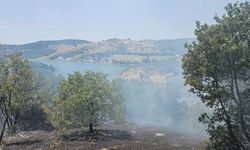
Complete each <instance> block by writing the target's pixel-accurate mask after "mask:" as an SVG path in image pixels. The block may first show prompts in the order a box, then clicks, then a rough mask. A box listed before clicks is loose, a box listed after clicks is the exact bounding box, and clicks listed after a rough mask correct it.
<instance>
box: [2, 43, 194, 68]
mask: <svg viewBox="0 0 250 150" xmlns="http://www.w3.org/2000/svg"><path fill="white" fill-rule="evenodd" d="M193 40H194V39H192V38H187V39H175V40H130V39H109V40H103V41H99V42H90V41H85V40H73V39H69V40H57V41H39V42H34V43H28V44H22V45H8V44H0V54H6V53H13V52H16V51H20V52H22V53H23V55H24V56H25V57H26V58H28V59H62V60H64V59H65V60H71V61H88V62H105V63H122V64H131V63H132V64H134V63H148V62H154V61H162V60H166V59H169V58H171V57H176V56H178V55H183V54H184V53H185V52H186V50H185V49H184V44H185V43H190V42H192V41H193Z"/></svg>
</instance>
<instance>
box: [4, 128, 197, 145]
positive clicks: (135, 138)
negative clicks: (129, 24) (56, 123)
mask: <svg viewBox="0 0 250 150" xmlns="http://www.w3.org/2000/svg"><path fill="white" fill-rule="evenodd" d="M201 141H202V138H200V137H199V136H195V135H192V136H191V135H184V134H183V133H178V132H176V131H173V130H170V129H163V128H154V127H141V126H140V127H139V126H136V125H106V126H101V127H98V128H97V130H96V132H95V133H93V134H90V133H88V132H87V129H83V128H78V129H70V130H66V131H63V132H60V133H58V132H55V131H54V132H45V131H31V132H20V133H18V134H17V135H16V136H13V137H5V138H4V142H3V145H1V148H0V149H3V150H189V149H193V148H194V146H196V145H197V144H199V143H200V142H201Z"/></svg>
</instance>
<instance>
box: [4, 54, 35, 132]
mask: <svg viewBox="0 0 250 150" xmlns="http://www.w3.org/2000/svg"><path fill="white" fill-rule="evenodd" d="M35 90H36V85H35V82H34V78H33V74H32V69H31V67H30V66H29V65H28V62H27V61H26V60H24V59H23V58H22V56H21V53H15V54H11V55H8V56H6V57H5V58H2V59H1V62H0V98H1V99H0V108H1V109H0V110H1V116H2V119H3V120H5V121H4V122H5V123H4V124H5V125H6V124H7V126H8V131H9V132H10V133H15V131H16V128H17V123H18V120H19V117H20V113H21V110H23V109H25V108H26V107H27V106H28V105H30V104H31V103H32V102H33V100H34V99H35V98H34V97H35V95H36V94H35ZM2 132H4V130H2Z"/></svg>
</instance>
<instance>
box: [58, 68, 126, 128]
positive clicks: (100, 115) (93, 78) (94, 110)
mask: <svg viewBox="0 0 250 150" xmlns="http://www.w3.org/2000/svg"><path fill="white" fill-rule="evenodd" d="M54 111H55V114H54V121H55V122H56V124H57V126H58V127H59V128H61V127H85V126H89V132H93V131H94V130H93V126H94V125H98V124H100V123H103V122H104V121H114V120H117V119H119V120H123V119H124V117H125V116H124V115H125V108H124V101H123V97H122V95H121V93H120V91H119V89H118V84H115V83H111V82H110V81H109V80H107V79H106V75H104V74H103V73H95V72H91V71H89V72H86V73H85V74H83V75H82V74H81V73H80V72H75V73H74V74H70V75H69V77H68V79H67V80H63V81H62V82H61V83H60V85H59V95H58V97H57V99H56V100H55V102H54Z"/></svg>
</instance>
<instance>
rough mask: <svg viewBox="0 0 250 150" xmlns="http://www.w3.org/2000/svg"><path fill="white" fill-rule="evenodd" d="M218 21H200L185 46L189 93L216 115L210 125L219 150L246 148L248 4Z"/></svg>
mask: <svg viewBox="0 0 250 150" xmlns="http://www.w3.org/2000/svg"><path fill="white" fill-rule="evenodd" d="M215 20H216V21H217V24H215V25H210V26H209V25H207V24H204V25H201V24H200V23H199V22H197V28H196V30H195V35H196V36H197V42H194V43H192V44H190V45H186V48H187V49H188V53H187V54H186V55H185V56H184V57H183V69H184V77H185V80H186V83H187V84H188V85H190V86H191V89H190V91H191V92H193V93H195V94H197V96H199V97H200V98H201V100H202V102H203V103H205V104H206V106H208V107H209V108H210V109H211V111H212V113H204V114H202V115H201V117H200V121H201V122H203V123H206V124H208V128H207V131H208V133H209V134H210V140H211V142H212V146H213V148H215V149H248V148H249V145H250V137H249V136H250V120H249V118H250V107H249V106H250V88H249V83H250V78H249V77H250V74H249V73H250V70H249V69H250V32H249V31H250V4H249V3H248V2H245V3H235V4H229V5H228V6H227V7H226V14H225V15H224V16H223V17H222V18H219V17H215Z"/></svg>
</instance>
